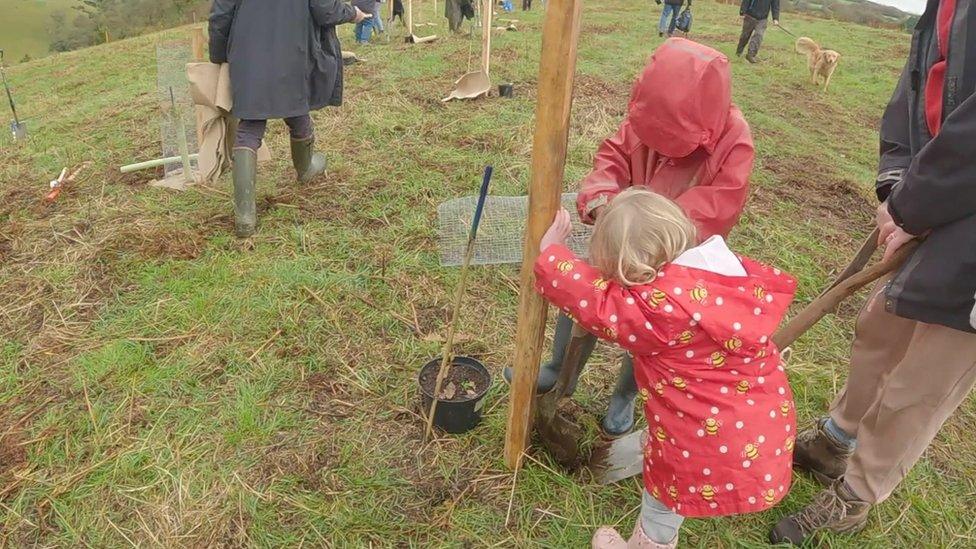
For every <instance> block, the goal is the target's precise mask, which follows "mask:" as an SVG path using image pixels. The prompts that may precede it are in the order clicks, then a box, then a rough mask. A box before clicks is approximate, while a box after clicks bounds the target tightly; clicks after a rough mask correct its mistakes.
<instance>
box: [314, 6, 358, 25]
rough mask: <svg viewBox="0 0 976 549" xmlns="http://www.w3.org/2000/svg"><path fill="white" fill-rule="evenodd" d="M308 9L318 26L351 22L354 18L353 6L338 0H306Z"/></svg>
mask: <svg viewBox="0 0 976 549" xmlns="http://www.w3.org/2000/svg"><path fill="white" fill-rule="evenodd" d="M308 9H309V10H310V11H311V12H312V19H313V20H314V21H315V24H316V25H318V26H320V27H329V26H333V25H341V24H343V23H352V22H353V21H354V20H355V19H356V10H355V8H353V7H352V6H351V5H349V4H346V3H345V2H342V1H340V0H308Z"/></svg>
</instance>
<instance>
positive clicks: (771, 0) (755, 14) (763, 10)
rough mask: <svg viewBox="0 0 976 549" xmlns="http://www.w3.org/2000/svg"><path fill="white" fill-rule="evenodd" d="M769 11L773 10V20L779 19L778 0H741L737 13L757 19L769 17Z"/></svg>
mask: <svg viewBox="0 0 976 549" xmlns="http://www.w3.org/2000/svg"><path fill="white" fill-rule="evenodd" d="M770 11H772V12H773V20H774V21H776V20H779V0H742V4H740V5H739V15H748V16H749V17H752V18H754V19H759V20H763V19H767V18H769V12H770Z"/></svg>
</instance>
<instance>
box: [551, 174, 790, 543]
mask: <svg viewBox="0 0 976 549" xmlns="http://www.w3.org/2000/svg"><path fill="white" fill-rule="evenodd" d="M571 227H572V226H571V224H570V221H569V212H566V211H565V210H562V211H560V212H559V213H558V214H557V215H556V219H555V221H554V223H553V224H552V226H551V227H550V228H549V230H548V231H547V232H546V234H545V236H544V237H543V238H542V241H541V243H540V246H539V248H540V254H539V258H538V260H537V261H536V263H535V276H536V278H535V280H536V291H538V292H539V293H540V294H542V295H543V297H545V298H546V300H548V301H549V302H551V303H552V304H553V305H555V306H556V307H559V308H560V309H562V310H564V311H567V312H568V314H570V315H572V317H573V318H575V319H576V320H577V322H578V323H579V325H580V326H582V327H584V328H586V329H587V330H589V331H591V332H593V333H594V334H596V335H598V336H599V337H601V338H603V339H606V340H607V341H609V342H611V343H614V344H617V345H619V346H621V347H623V348H624V349H626V350H627V351H628V352H629V353H630V354H631V356H633V357H634V359H633V360H634V363H635V367H634V376H635V377H636V380H637V385H638V386H639V387H640V401H641V403H642V405H643V408H644V415H645V417H646V418H647V429H648V431H647V440H646V442H645V443H644V463H643V465H644V467H643V473H644V475H643V477H644V490H643V498H642V499H643V501H642V505H641V514H640V517H639V518H638V520H637V524H636V525H635V526H634V533H633V536H632V537H631V538H630V540H629V542H628V541H624V538H623V537H622V536H621V535H620V534H619V533H617V531H616V530H614V529H613V528H609V527H604V528H601V529H599V530H597V532H596V534H595V535H594V536H593V540H592V547H593V549H628V548H643V547H646V548H649V549H674V548H675V547H676V546H677V544H678V530H679V528H680V526H681V523H682V522H683V521H684V518H685V517H718V516H730V515H740V514H744V513H755V512H760V511H765V510H767V509H769V508H770V507H772V506H773V505H775V504H776V503H777V502H778V501H780V500H781V499H782V498H783V497H784V496H785V495H786V494H787V493H788V491H789V488H790V482H791V480H792V470H791V468H790V461H791V456H792V454H793V444H794V436H795V435H796V424H795V419H796V418H795V408H794V405H793V395H792V393H791V391H790V385H789V382H788V380H787V378H786V372H785V370H784V368H783V365H782V364H781V361H780V356H779V350H778V349H777V348H776V345H775V344H774V343H773V341H772V340H771V339H770V338H771V336H772V334H773V332H774V331H775V330H776V327H777V326H778V325H779V323H780V321H781V320H782V318H783V316H784V315H785V314H786V311H787V309H788V308H789V306H790V302H792V301H793V295H794V293H795V292H796V280H795V279H794V278H793V277H791V276H789V275H788V274H786V273H784V272H782V271H780V270H779V269H775V268H773V267H769V266H766V265H763V264H761V263H758V262H756V261H753V260H751V259H748V258H745V257H743V256H739V255H736V254H734V253H733V252H732V251H731V250H729V248H728V246H727V245H726V244H725V241H724V240H723V239H722V237H721V236H718V235H716V236H713V237H711V238H709V239H708V240H706V241H704V242H702V243H701V244H697V242H698V238H697V235H696V229H695V226H694V224H692V222H691V220H690V219H688V216H687V215H685V213H684V212H683V211H682V209H681V208H680V207H679V206H678V205H677V204H675V203H674V202H672V201H670V200H668V199H667V198H665V197H663V196H661V195H659V194H657V193H655V192H653V191H649V190H647V189H642V188H640V187H633V188H630V189H627V190H626V191H624V192H622V193H620V194H618V195H617V196H615V197H614V198H613V200H611V201H610V204H609V205H607V206H606V210H605V211H604V212H603V213H602V214H601V215H600V218H599V219H597V222H596V227H594V229H593V238H592V239H591V240H590V254H589V255H590V262H588V261H584V260H582V259H580V258H578V257H576V256H575V255H574V254H573V252H571V251H570V250H569V249H568V248H566V246H565V244H564V242H565V239H566V237H567V236H568V235H569V232H570V229H571Z"/></svg>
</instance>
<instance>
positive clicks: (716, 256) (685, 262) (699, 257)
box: [673, 235, 746, 276]
mask: <svg viewBox="0 0 976 549" xmlns="http://www.w3.org/2000/svg"><path fill="white" fill-rule="evenodd" d="M673 263H674V264H675V265H682V266H684V267H692V268H695V269H701V270H703V271H710V272H713V273H718V274H720V275H724V276H746V269H745V267H743V266H742V262H741V261H739V258H738V257H736V255H735V254H734V253H732V250H730V249H729V247H728V246H727V245H726V244H725V240H724V239H723V238H722V237H721V236H719V235H715V236H712V237H711V238H709V239H708V240H706V241H704V242H702V243H701V244H699V245H698V246H695V247H694V248H691V249H690V250H687V251H685V253H683V254H681V255H679V256H678V258H677V259H675V260H674V261H673Z"/></svg>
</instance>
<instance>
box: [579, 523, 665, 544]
mask: <svg viewBox="0 0 976 549" xmlns="http://www.w3.org/2000/svg"><path fill="white" fill-rule="evenodd" d="M590 546H591V547H592V549H675V548H676V547H677V546H678V536H677V535H675V536H674V539H673V540H671V542H670V543H657V542H656V541H654V540H652V539H651V538H649V537H647V536H646V535H644V529H643V528H641V525H640V521H639V520H638V521H637V524H636V525H635V526H634V534H633V535H632V536H630V541H624V538H623V537H622V536H621V535H620V534H618V533H617V531H616V530H614V529H613V528H610V527H609V526H604V527H602V528H600V529H599V530H597V531H596V533H595V534H593V541H592V542H590Z"/></svg>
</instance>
